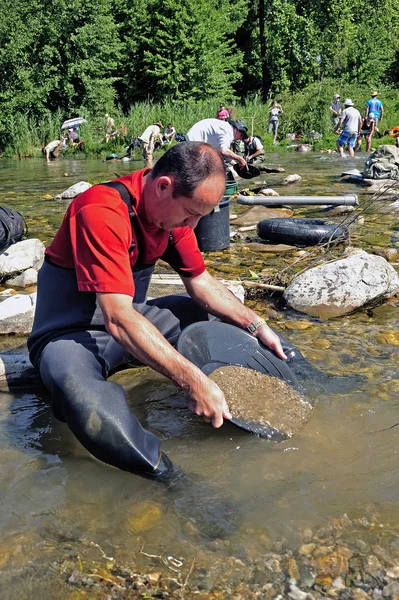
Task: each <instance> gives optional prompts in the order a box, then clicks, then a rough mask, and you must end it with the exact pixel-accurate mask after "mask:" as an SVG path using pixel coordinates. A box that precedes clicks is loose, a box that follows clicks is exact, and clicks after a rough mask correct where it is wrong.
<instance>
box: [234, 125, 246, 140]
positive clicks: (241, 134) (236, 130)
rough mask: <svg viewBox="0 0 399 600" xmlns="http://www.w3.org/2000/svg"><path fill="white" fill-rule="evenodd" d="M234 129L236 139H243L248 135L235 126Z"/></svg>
mask: <svg viewBox="0 0 399 600" xmlns="http://www.w3.org/2000/svg"><path fill="white" fill-rule="evenodd" d="M233 131H234V139H235V140H243V139H244V138H245V137H247V136H246V134H245V133H242V132H241V131H239V130H238V129H236V128H235V127H234V129H233Z"/></svg>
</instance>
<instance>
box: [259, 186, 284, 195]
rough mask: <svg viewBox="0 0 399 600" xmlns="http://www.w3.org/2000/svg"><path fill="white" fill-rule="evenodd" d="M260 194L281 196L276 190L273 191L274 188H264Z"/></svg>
mask: <svg viewBox="0 0 399 600" xmlns="http://www.w3.org/2000/svg"><path fill="white" fill-rule="evenodd" d="M259 194H260V195H261V196H279V195H280V194H279V193H278V192H276V191H275V190H272V188H263V190H260V192H259Z"/></svg>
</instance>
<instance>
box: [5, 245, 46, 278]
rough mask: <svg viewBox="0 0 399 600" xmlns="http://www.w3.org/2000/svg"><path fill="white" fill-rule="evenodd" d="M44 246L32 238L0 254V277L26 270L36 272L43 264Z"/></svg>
mask: <svg viewBox="0 0 399 600" xmlns="http://www.w3.org/2000/svg"><path fill="white" fill-rule="evenodd" d="M44 250H45V246H44V244H43V242H41V241H40V240H38V239H36V238H33V239H31V240H23V241H22V242H17V243H16V244H13V245H12V246H9V247H8V248H6V250H3V251H2V252H0V277H5V276H6V275H11V274H13V273H21V272H22V271H26V269H35V270H36V271H38V270H39V269H40V267H41V266H42V264H43V260H44Z"/></svg>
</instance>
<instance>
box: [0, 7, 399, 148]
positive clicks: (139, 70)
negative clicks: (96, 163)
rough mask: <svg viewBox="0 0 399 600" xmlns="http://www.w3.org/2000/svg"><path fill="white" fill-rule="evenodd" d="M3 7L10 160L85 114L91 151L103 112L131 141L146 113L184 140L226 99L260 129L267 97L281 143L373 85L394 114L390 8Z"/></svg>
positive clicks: (0, 123) (396, 40)
mask: <svg viewBox="0 0 399 600" xmlns="http://www.w3.org/2000/svg"><path fill="white" fill-rule="evenodd" d="M0 10H1V14H2V18H1V20H0V69H1V73H2V77H1V81H0V107H1V111H0V151H2V152H4V151H6V153H7V154H12V153H20V154H29V153H31V152H32V149H34V148H37V147H40V145H42V144H43V143H45V142H48V141H49V140H51V139H54V138H55V137H58V134H59V123H60V122H61V121H62V120H63V119H64V118H70V117H72V116H76V115H80V116H83V117H89V120H90V123H91V127H90V128H89V129H87V130H86V135H85V137H87V138H88V139H87V142H88V146H89V147H90V145H91V144H92V142H93V143H96V142H95V140H96V139H97V138H98V137H99V136H98V134H99V132H100V131H101V130H102V128H103V115H104V113H105V112H106V111H108V112H111V111H112V113H113V115H115V116H116V117H117V118H118V119H119V121H122V120H124V121H125V124H126V125H127V128H128V137H131V136H132V135H137V134H138V133H139V132H140V130H141V129H142V127H144V126H145V125H146V124H148V123H149V122H151V120H153V117H154V116H155V117H156V118H163V119H164V121H168V120H172V121H174V122H175V123H176V124H177V127H178V129H181V130H187V129H188V127H189V126H190V125H192V124H193V122H195V121H196V120H198V119H199V118H201V117H203V116H214V115H215V110H216V106H217V103H218V102H219V101H222V100H224V101H225V102H228V103H234V104H236V105H237V106H238V105H239V104H240V103H241V106H240V111H241V112H240V116H243V117H245V118H249V119H251V117H254V118H255V126H256V127H257V128H258V129H260V130H261V131H262V132H264V131H265V128H266V123H267V110H263V108H262V103H261V102H260V101H259V99H261V100H262V102H263V103H267V102H269V101H270V99H271V98H272V97H278V98H279V100H280V101H282V102H285V107H284V108H285V117H284V120H283V122H282V128H283V129H282V133H284V132H285V130H287V131H298V130H306V131H310V130H312V129H317V130H319V131H322V132H326V131H327V129H328V127H329V113H328V110H326V103H328V102H330V100H331V97H332V96H331V95H332V94H333V93H334V92H335V91H337V90H339V91H341V93H342V95H352V96H354V98H353V99H354V100H355V102H358V103H360V104H361V105H363V104H364V101H365V100H366V97H367V95H368V93H369V91H370V89H371V87H373V88H374V87H378V89H379V90H380V91H383V90H385V92H386V94H385V98H384V102H385V101H388V102H391V103H392V106H391V112H390V115H391V116H393V115H394V114H396V113H397V112H399V107H398V106H397V102H396V101H395V96H394V95H392V94H391V93H387V92H388V90H389V89H390V87H392V89H393V86H394V84H395V82H396V80H397V78H398V76H399V19H398V17H399V0H381V2H380V3H378V5H377V4H375V2H371V1H370V0H362V1H360V0H347V1H346V2H345V3H344V4H339V3H338V4H337V3H333V2H331V0H312V1H310V0H236V1H235V2H230V1H229V0H196V1H195V2H191V3H187V2H183V1H182V0H114V1H111V0H70V1H69V2H67V1H66V0H52V2H49V1H48V0H29V1H28V0H14V1H13V2H11V0H0ZM355 84H356V85H355ZM356 86H358V87H356ZM356 89H358V93H357V92H356ZM352 90H353V91H352ZM248 98H251V99H255V102H252V103H251V105H250V104H248V101H247V100H246V99H248ZM240 99H241V100H240ZM210 100H212V102H211V101H210ZM154 103H158V106H157V105H156V104H154ZM248 106H251V107H252V108H251V110H248V111H247V107H248ZM205 107H207V108H206V109H205ZM251 111H252V112H254V113H255V115H254V114H249V115H248V114H247V112H249V113H251ZM188 114H190V115H192V118H191V116H190V119H188V118H186V117H187V115H188ZM388 114H389V112H388ZM179 121H181V123H180V122H179ZM298 121H300V122H298ZM250 122H251V121H250ZM392 124H397V123H395V122H394V123H392Z"/></svg>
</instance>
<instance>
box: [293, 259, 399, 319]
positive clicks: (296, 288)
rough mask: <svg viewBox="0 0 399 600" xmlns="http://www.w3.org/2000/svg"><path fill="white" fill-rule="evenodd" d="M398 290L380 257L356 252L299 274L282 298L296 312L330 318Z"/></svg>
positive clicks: (394, 275) (397, 282)
mask: <svg viewBox="0 0 399 600" xmlns="http://www.w3.org/2000/svg"><path fill="white" fill-rule="evenodd" d="M398 291H399V277H398V275H397V273H396V271H395V269H394V268H393V267H392V266H391V265H390V264H389V263H388V262H387V261H386V260H385V259H384V258H382V257H381V256H374V255H372V254H367V252H364V251H363V250H357V251H356V253H354V254H352V255H350V256H348V258H343V259H339V260H336V261H333V262H330V263H327V264H324V265H320V266H318V267H315V268H313V269H309V270H308V271H304V272H303V273H299V274H298V275H297V276H295V277H294V278H293V279H292V281H291V282H290V284H289V286H288V287H287V289H286V290H285V292H284V298H285V300H286V302H287V304H288V305H289V306H291V307H292V308H294V309H295V310H297V311H299V312H303V313H306V314H308V315H312V316H314V317H319V318H322V319H329V318H331V317H339V316H341V315H346V314H349V313H351V312H353V311H355V310H357V309H359V308H360V307H362V306H377V305H378V304H382V303H383V302H385V301H386V300H388V299H389V298H391V297H392V296H393V295H394V294H396V293H397V292H398Z"/></svg>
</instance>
